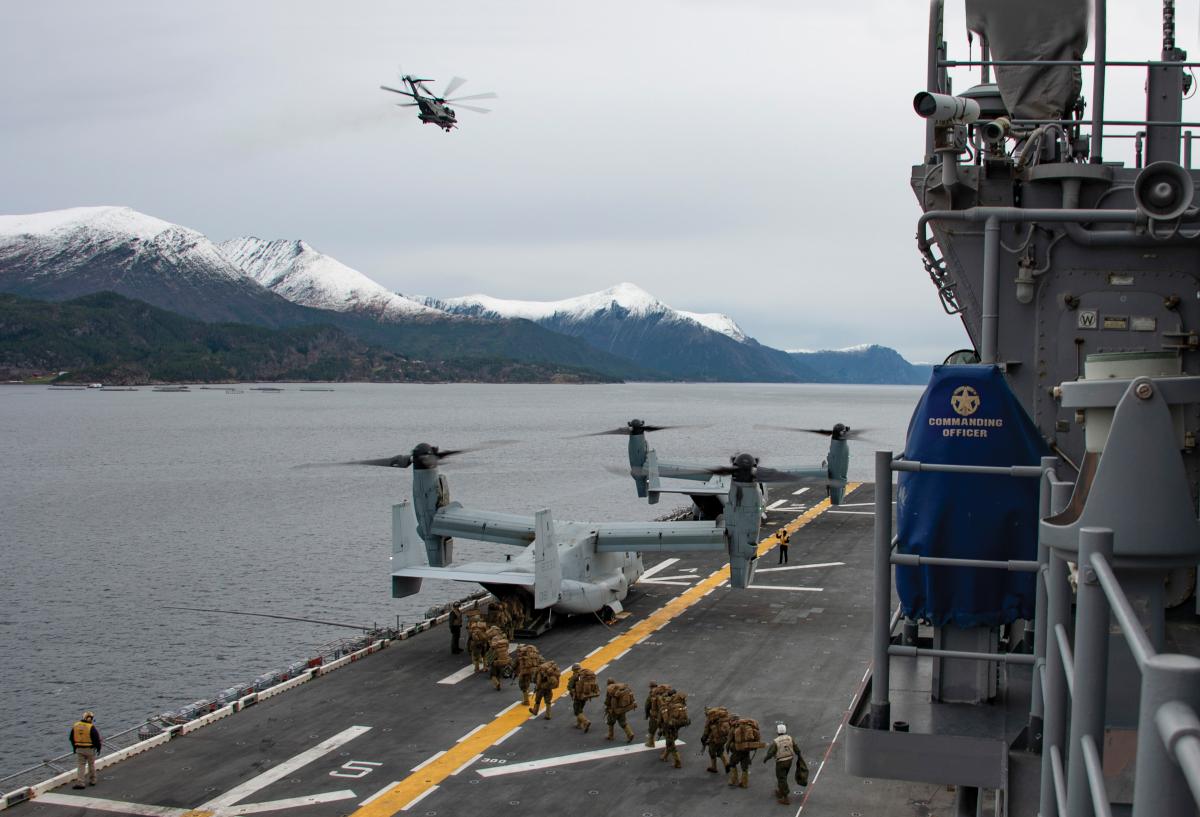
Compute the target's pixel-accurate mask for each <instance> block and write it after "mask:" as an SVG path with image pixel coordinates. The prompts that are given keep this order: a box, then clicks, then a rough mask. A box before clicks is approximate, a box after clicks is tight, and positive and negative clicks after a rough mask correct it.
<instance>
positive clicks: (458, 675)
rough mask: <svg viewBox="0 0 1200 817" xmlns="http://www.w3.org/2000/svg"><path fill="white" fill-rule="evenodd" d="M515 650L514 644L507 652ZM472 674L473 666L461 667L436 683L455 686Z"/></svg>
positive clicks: (473, 672)
mask: <svg viewBox="0 0 1200 817" xmlns="http://www.w3.org/2000/svg"><path fill="white" fill-rule="evenodd" d="M516 649H517V645H516V644H509V645H508V651H509V652H514V651H515V650H516ZM474 674H475V667H474V666H470V667H463V668H462V669H460V670H458V671H457V672H452V673H450V674H449V675H447V676H446V677H445V678H443V679H442V680H440V681H438V683H439V684H457V683H458V682H459V681H465V680H466V679H468V678H470V677H471V676H472V675H474Z"/></svg>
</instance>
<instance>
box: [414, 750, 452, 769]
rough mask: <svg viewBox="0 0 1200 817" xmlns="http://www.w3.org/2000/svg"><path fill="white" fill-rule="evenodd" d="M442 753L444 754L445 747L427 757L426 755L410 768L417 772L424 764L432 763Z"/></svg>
mask: <svg viewBox="0 0 1200 817" xmlns="http://www.w3.org/2000/svg"><path fill="white" fill-rule="evenodd" d="M444 754H446V750H445V749H443V750H442V751H440V752H437V753H435V754H432V755H430V756H429V757H427V758H425V759H424V760H422V761H421V762H420V763H418V764H417V765H416V766H413V767H412V770H413V771H414V772H418V771H420V770H421V769H424V768H425V767H426V766H428V765H429V764H430V763H432V762H433V761H435V760H437V759H438V758H439V757H441V756H442V755H444Z"/></svg>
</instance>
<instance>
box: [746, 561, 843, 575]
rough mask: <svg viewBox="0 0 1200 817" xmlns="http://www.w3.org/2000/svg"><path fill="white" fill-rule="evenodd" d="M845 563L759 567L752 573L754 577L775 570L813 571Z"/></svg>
mask: <svg viewBox="0 0 1200 817" xmlns="http://www.w3.org/2000/svg"><path fill="white" fill-rule="evenodd" d="M844 564H846V563H845V562H821V563H820V564H813V565H787V566H786V567H760V568H759V569H758V570H756V571H754V573H755V575H758V574H759V573H773V572H775V571H777V570H813V569H814V568H818V567H841V566H842V565H844Z"/></svg>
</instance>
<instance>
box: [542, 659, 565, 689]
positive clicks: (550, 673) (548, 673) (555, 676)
mask: <svg viewBox="0 0 1200 817" xmlns="http://www.w3.org/2000/svg"><path fill="white" fill-rule="evenodd" d="M560 675H561V673H559V671H558V664H555V663H554V662H553V661H544V662H542V664H541V665H539V666H538V689H554V688H555V687H557V686H558V682H559V680H560Z"/></svg>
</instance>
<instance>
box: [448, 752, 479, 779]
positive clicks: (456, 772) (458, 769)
mask: <svg viewBox="0 0 1200 817" xmlns="http://www.w3.org/2000/svg"><path fill="white" fill-rule="evenodd" d="M481 757H483V752H480V753H479V754H477V755H475V757H473V758H471V759H470V760H468V761H467V762H466V763H464V764H463V765H461V766H459V767H458V768H457V769H455V770H454V771H452V772H450V776H451V777H453V776H454V775H456V774H458V773H459V772H461V771H464V770H465V769H466V768H467V767H468V766H470V765H471V764H472V763H474V762H475V761H476V760H479V758H481Z"/></svg>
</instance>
